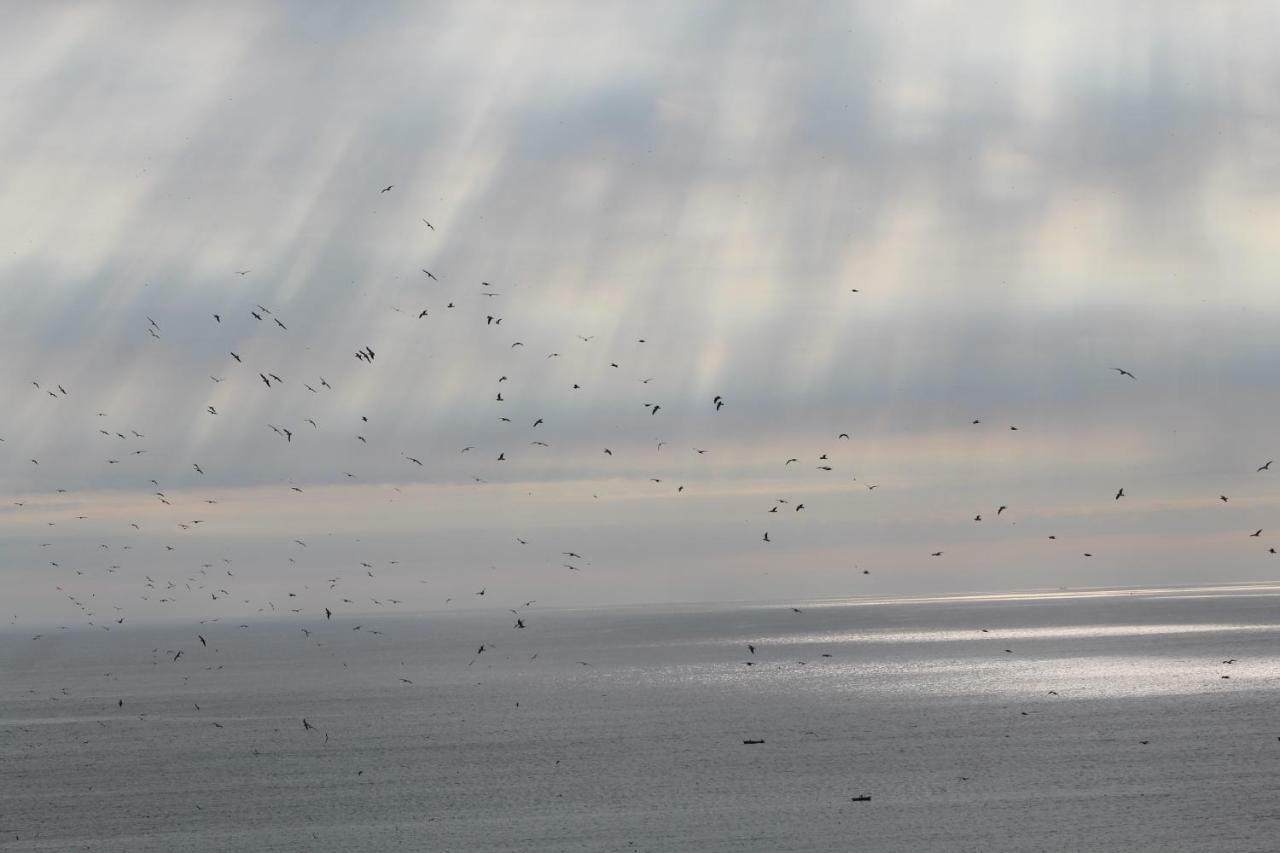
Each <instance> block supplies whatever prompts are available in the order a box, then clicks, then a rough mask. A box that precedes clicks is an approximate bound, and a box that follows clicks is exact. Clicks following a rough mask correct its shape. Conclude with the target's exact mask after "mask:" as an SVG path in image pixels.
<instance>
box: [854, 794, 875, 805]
mask: <svg viewBox="0 0 1280 853" xmlns="http://www.w3.org/2000/svg"><path fill="white" fill-rule="evenodd" d="M849 800H850V801H851V802H854V803H869V802H871V795H870V794H863V795H862V796H860V797H850V798H849Z"/></svg>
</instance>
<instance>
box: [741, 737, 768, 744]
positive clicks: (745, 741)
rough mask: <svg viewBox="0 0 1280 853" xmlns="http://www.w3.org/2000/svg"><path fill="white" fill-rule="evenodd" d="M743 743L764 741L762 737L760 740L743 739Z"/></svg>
mask: <svg viewBox="0 0 1280 853" xmlns="http://www.w3.org/2000/svg"><path fill="white" fill-rule="evenodd" d="M743 743H744V744H753V743H764V739H763V738H762V739H760V740H744V741H743Z"/></svg>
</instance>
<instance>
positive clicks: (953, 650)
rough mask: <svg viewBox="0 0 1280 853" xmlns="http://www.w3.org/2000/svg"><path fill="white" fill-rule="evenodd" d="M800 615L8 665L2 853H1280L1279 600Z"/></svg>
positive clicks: (353, 636) (187, 634)
mask: <svg viewBox="0 0 1280 853" xmlns="http://www.w3.org/2000/svg"><path fill="white" fill-rule="evenodd" d="M795 606H797V607H799V609H800V610H801V611H802V612H800V613H796V612H794V611H793V610H792V608H791V605H790V604H787V605H759V606H740V605H736V606H723V607H694V606H690V607H676V608H673V607H651V608H624V609H609V610H594V611H582V610H578V611H568V610H545V611H540V610H539V609H538V605H536V604H535V605H533V606H532V607H530V608H528V609H527V610H525V611H523V612H522V615H523V618H524V619H525V623H526V624H527V626H528V627H527V628H525V629H523V630H520V629H516V628H514V627H513V625H514V622H515V617H514V616H513V615H512V614H510V613H508V612H506V611H496V610H495V611H490V612H469V613H447V614H427V615H424V616H421V617H417V618H408V617H396V618H387V617H380V618H377V617H370V618H367V619H364V620H343V621H339V620H337V619H334V620H332V621H329V622H324V621H323V620H322V621H321V622H319V623H317V622H316V620H315V619H314V617H308V618H307V619H305V620H303V619H301V618H299V619H298V621H297V622H296V623H292V622H276V623H264V622H249V623H244V624H243V625H241V624H240V623H227V622H221V623H216V624H205V625H199V626H192V625H171V626H149V627H141V626H139V627H133V626H130V625H128V624H126V625H121V626H116V628H115V630H112V631H110V632H105V631H100V630H99V631H95V630H92V629H87V628H85V629H77V630H58V629H57V628H56V627H54V628H51V629H46V630H43V631H40V632H39V633H40V634H41V636H40V638H39V639H38V640H33V639H32V636H33V635H34V633H36V632H34V631H29V632H27V633H16V632H13V631H10V632H8V633H5V634H0V762H2V763H0V850H4V851H10V850H42V851H70V850H92V851H103V853H107V851H121V853H124V852H125V851H128V853H142V852H143V851H166V853H168V851H179V850H180V851H184V853H200V851H229V850H245V851H285V850H287V851H387V850H405V851H408V850H414V851H418V850H423V851H426V850H430V851H500V850H501V851H506V850H520V851H525V853H528V851H574V850H582V851H682V852H683V851H743V850H752V851H793V850H812V851H834V850H860V851H868V850H886V851H887V850H893V851H948V853H955V851H983V853H991V851H1020V853H1025V851H1036V850H1046V851H1049V850H1052V851H1063V850H1072V851H1090V850H1096V851H1104V850H1105V851H1147V850H1151V851H1157V850H1158V851H1162V853H1169V851H1207V850H1215V851H1216V850H1220V851H1232V853H1241V851H1275V850H1277V849H1280V713H1278V709H1280V589H1278V588H1260V587H1251V588H1223V589H1216V590H1144V591H1132V592H1130V591H1126V592H1119V593H1112V594H1092V595H1090V594H1082V595H1042V596H1026V597H973V598H954V599H932V600H910V601H880V602H804V603H796V604H795ZM304 627H305V628H307V629H308V630H309V631H311V634H310V636H309V637H308V636H306V635H305V634H304V632H303V631H302V628H304ZM357 628H358V630H357ZM984 629H985V630H984ZM375 632H381V633H375ZM197 634H202V635H203V636H204V638H205V639H206V641H207V642H208V645H207V647H206V646H202V645H201V643H200V641H199V639H197ZM482 643H483V644H485V645H486V650H485V651H484V653H482V654H479V655H477V654H476V651H477V649H478V648H479V647H480V645H481V644H482ZM748 643H751V644H753V645H754V646H755V653H754V654H752V653H751V652H750V651H749V650H748V648H747V644H748ZM178 650H182V652H183V654H182V656H181V657H179V658H178V660H176V661H175V660H174V659H173V658H174V655H175V654H176V653H177V651H178ZM1228 660H1234V663H1224V661H1228ZM748 662H751V663H752V664H754V665H752V666H747V663H748ZM1224 676H1228V677H1224ZM401 679H405V680H404V681H402V680H401ZM121 702H123V704H122V705H121V704H120V703H121ZM303 718H306V720H307V721H308V723H309V724H311V725H313V726H314V727H315V728H314V730H306V729H304V726H303V723H302V720H303ZM744 740H763V741H764V743H761V744H754V745H746V744H744V743H743V741H744ZM864 795H869V796H870V797H871V800H870V801H866V802H854V801H852V799H851V798H853V797H858V796H864Z"/></svg>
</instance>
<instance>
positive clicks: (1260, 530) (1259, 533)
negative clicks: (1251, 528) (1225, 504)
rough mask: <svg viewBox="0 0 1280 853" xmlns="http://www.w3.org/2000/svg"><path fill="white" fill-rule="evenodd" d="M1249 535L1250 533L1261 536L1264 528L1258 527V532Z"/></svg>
mask: <svg viewBox="0 0 1280 853" xmlns="http://www.w3.org/2000/svg"><path fill="white" fill-rule="evenodd" d="M1249 535H1250V536H1261V535H1262V528H1261V527H1259V528H1258V531H1257V532H1256V533H1250V534H1249Z"/></svg>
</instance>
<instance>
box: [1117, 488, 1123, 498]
mask: <svg viewBox="0 0 1280 853" xmlns="http://www.w3.org/2000/svg"><path fill="white" fill-rule="evenodd" d="M1122 497H1124V489H1121V490H1120V491H1118V492H1116V500H1120V499H1121V498H1122Z"/></svg>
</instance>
